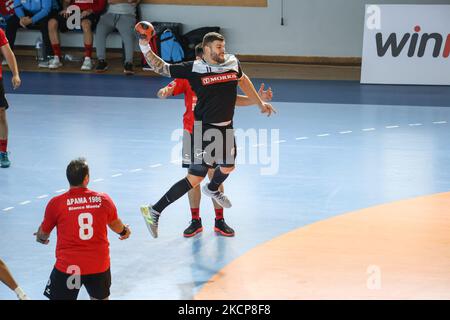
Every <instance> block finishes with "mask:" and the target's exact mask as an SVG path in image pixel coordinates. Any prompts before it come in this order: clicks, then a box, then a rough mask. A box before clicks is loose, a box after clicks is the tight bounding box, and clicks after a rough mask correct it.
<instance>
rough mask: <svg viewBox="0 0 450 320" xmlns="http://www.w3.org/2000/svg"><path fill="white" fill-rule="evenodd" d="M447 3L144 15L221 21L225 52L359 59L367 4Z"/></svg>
mask: <svg viewBox="0 0 450 320" xmlns="http://www.w3.org/2000/svg"><path fill="white" fill-rule="evenodd" d="M449 1H450V0H377V1H367V0H366V1H363V0H285V1H284V24H285V25H284V26H281V0H268V7H266V8H261V7H232V6H198V5H160V4H142V5H141V7H142V14H143V17H145V18H146V19H148V20H149V21H168V22H181V23H183V26H184V29H183V32H188V31H190V30H192V29H195V28H198V27H202V26H215V25H218V26H220V27H222V28H223V29H222V32H223V34H224V35H225V36H226V38H227V47H228V48H227V50H228V51H230V52H234V53H238V54H244V55H268V56H302V57H303V56H306V57H311V56H312V57H314V56H318V57H361V54H362V38H363V21H364V7H365V4H366V3H377V4H448V3H449ZM186 2H190V1H186ZM224 2H226V1H225V0H224ZM243 2H245V1H243ZM38 36H39V33H38V32H33V33H31V32H21V33H20V34H19V35H18V38H17V44H19V45H30V44H34V43H35V42H36V38H37V37H38ZM81 39H82V35H81V34H68V35H64V36H63V37H62V45H63V46H79V44H80V43H82V42H81ZM355 39H356V41H355ZM120 46H121V42H120V38H119V37H118V36H117V35H112V36H110V37H109V39H108V47H111V48H119V47H120ZM136 50H137V47H136Z"/></svg>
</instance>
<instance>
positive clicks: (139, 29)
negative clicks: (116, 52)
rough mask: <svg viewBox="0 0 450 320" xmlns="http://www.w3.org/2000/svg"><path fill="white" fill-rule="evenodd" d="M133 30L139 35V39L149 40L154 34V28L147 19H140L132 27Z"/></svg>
mask: <svg viewBox="0 0 450 320" xmlns="http://www.w3.org/2000/svg"><path fill="white" fill-rule="evenodd" d="M134 30H135V31H136V33H137V34H138V36H139V39H145V40H147V41H148V42H150V40H151V38H152V37H153V36H154V35H155V28H154V27H153V25H152V24H151V23H150V22H148V21H140V22H138V23H137V24H136V26H135V27H134Z"/></svg>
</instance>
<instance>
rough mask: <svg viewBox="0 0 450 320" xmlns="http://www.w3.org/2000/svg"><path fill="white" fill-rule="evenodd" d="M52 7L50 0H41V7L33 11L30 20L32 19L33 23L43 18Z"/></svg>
mask: <svg viewBox="0 0 450 320" xmlns="http://www.w3.org/2000/svg"><path fill="white" fill-rule="evenodd" d="M51 9H52V0H42V8H41V10H40V11H38V12H37V13H35V14H34V15H33V17H32V18H31V21H33V24H34V23H36V22H38V21H39V20H41V19H43V18H45V17H46V16H48V14H49V13H50V10H51Z"/></svg>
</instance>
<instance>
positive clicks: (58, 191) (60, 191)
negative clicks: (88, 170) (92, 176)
mask: <svg viewBox="0 0 450 320" xmlns="http://www.w3.org/2000/svg"><path fill="white" fill-rule="evenodd" d="M94 182H95V181H94ZM62 192H66V189H59V190H56V191H55V193H62Z"/></svg>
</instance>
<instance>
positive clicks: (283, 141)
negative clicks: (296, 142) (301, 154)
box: [273, 140, 286, 144]
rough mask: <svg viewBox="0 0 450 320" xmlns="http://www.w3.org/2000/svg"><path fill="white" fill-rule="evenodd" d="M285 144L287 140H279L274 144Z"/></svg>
mask: <svg viewBox="0 0 450 320" xmlns="http://www.w3.org/2000/svg"><path fill="white" fill-rule="evenodd" d="M285 142H286V140H278V141H274V142H273V143H276V144H280V143H285Z"/></svg>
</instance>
